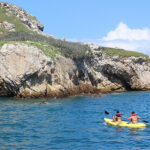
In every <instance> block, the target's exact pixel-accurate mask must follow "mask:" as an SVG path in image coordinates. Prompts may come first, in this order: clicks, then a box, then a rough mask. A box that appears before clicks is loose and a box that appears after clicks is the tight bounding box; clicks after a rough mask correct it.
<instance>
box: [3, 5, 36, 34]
mask: <svg viewBox="0 0 150 150" xmlns="http://www.w3.org/2000/svg"><path fill="white" fill-rule="evenodd" d="M3 21H7V22H9V23H12V24H14V25H15V30H16V31H25V32H33V31H31V30H29V29H28V28H27V27H26V26H25V25H24V24H23V23H22V22H21V21H20V20H19V18H17V17H16V16H14V15H13V14H11V13H9V14H8V12H7V11H6V8H4V7H2V6H0V22H3ZM0 32H3V34H5V33H7V32H8V31H7V30H4V29H2V28H1V29H0Z"/></svg>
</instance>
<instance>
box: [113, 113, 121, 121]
mask: <svg viewBox="0 0 150 150" xmlns="http://www.w3.org/2000/svg"><path fill="white" fill-rule="evenodd" d="M113 120H114V121H115V122H121V121H122V117H121V113H120V112H119V111H116V116H114V117H113Z"/></svg>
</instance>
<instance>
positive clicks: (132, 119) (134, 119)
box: [127, 111, 140, 124]
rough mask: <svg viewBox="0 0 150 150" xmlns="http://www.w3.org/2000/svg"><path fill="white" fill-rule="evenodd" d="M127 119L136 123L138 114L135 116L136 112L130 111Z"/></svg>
mask: <svg viewBox="0 0 150 150" xmlns="http://www.w3.org/2000/svg"><path fill="white" fill-rule="evenodd" d="M127 119H128V120H131V122H132V123H133V124H136V123H138V119H140V117H139V116H137V114H136V113H135V112H134V111H133V112H132V113H131V117H129V118H128V117H127Z"/></svg>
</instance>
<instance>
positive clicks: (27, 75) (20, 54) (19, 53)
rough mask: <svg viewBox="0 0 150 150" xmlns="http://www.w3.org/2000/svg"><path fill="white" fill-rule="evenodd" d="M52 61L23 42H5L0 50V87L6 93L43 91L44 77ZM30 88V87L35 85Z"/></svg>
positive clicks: (16, 93)
mask: <svg viewBox="0 0 150 150" xmlns="http://www.w3.org/2000/svg"><path fill="white" fill-rule="evenodd" d="M47 66H48V68H47V69H50V68H51V66H52V61H51V59H50V58H47V57H46V56H45V55H44V54H43V52H42V51H40V50H39V49H37V48H36V47H32V46H28V45H25V44H5V45H3V47H2V48H1V50H0V79H1V83H0V85H1V88H2V87H3V88H2V91H4V94H5V93H7V95H15V96H16V95H18V94H19V95H22V94H20V93H23V92H26V89H27V91H28V93H30V92H31V93H32V92H33V91H35V92H41V91H42V92H43V91H44V90H45V89H46V87H45V86H44V77H45V74H46V72H47V69H46V67H47ZM35 86H36V89H37V90H35V89H34V88H33V89H32V87H35Z"/></svg>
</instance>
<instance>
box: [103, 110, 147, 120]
mask: <svg viewBox="0 0 150 150" xmlns="http://www.w3.org/2000/svg"><path fill="white" fill-rule="evenodd" d="M104 112H105V114H106V115H109V114H110V113H109V112H108V111H106V110H105V111H104ZM142 121H143V122H145V123H149V121H146V120H142Z"/></svg>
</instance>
